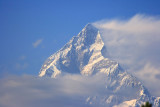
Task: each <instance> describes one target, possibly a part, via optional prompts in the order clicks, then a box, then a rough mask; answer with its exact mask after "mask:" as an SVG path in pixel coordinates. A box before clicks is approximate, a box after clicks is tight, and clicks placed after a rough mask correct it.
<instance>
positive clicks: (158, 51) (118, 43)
mask: <svg viewBox="0 0 160 107" xmlns="http://www.w3.org/2000/svg"><path fill="white" fill-rule="evenodd" d="M94 25H95V26H96V27H97V28H99V29H100V32H101V33H102V38H103V40H104V43H105V46H106V47H107V52H108V53H106V55H107V57H110V58H111V59H114V60H116V61H118V62H120V64H121V65H122V66H123V67H124V68H125V69H127V70H128V71H129V72H131V73H132V74H134V75H138V74H139V73H140V74H141V76H139V79H140V80H142V81H144V85H145V86H147V87H148V88H149V89H153V87H155V89H154V90H158V89H159V87H157V84H156V83H157V82H160V79H156V78H159V74H158V73H160V68H159V66H160V48H159V47H160V30H159V28H160V18H159V17H154V16H145V15H140V14H138V15H135V16H134V17H132V18H130V19H128V20H118V19H117V20H116V19H115V20H109V21H107V20H103V21H98V22H95V23H94ZM153 68H154V69H153ZM151 69H152V70H151ZM146 71H147V72H148V73H150V74H149V75H150V76H149V78H150V79H148V78H147V77H148V76H147V75H146ZM155 74H157V75H156V76H155ZM155 79H156V80H157V82H156V81H155ZM150 84H152V85H150ZM154 84H155V85H154ZM151 93H152V94H154V95H155V96H160V92H155V91H153V90H151ZM157 93H158V94H157Z"/></svg>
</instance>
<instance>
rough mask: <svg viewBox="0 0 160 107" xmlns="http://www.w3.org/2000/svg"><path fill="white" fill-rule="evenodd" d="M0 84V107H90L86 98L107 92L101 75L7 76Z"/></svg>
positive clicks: (0, 80)
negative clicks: (58, 76)
mask: <svg viewBox="0 0 160 107" xmlns="http://www.w3.org/2000/svg"><path fill="white" fill-rule="evenodd" d="M0 84H1V87H0V107H53V106H54V107H75V106H76V107H90V106H92V107H93V106H94V105H89V104H87V103H86V99H87V98H88V96H90V95H92V96H94V95H95V96H96V95H99V96H101V95H103V94H104V93H105V92H104V91H105V90H106V89H105V77H104V76H92V77H83V76H81V75H69V74H66V75H65V76H62V77H60V78H57V79H53V78H40V77H33V76H29V75H24V76H8V77H5V78H3V79H0ZM95 106H97V105H95Z"/></svg>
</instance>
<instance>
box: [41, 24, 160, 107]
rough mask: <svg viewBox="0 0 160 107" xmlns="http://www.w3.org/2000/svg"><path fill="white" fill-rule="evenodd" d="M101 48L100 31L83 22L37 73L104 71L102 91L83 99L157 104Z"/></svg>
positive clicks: (100, 101) (50, 75) (95, 103)
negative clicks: (78, 31) (81, 26)
mask: <svg viewBox="0 0 160 107" xmlns="http://www.w3.org/2000/svg"><path fill="white" fill-rule="evenodd" d="M105 52H106V47H105V46H104V43H103V40H102V38H101V35H100V32H99V31H98V29H97V28H95V27H94V26H93V25H92V24H87V25H86V26H85V27H84V28H83V30H82V31H81V32H80V33H79V34H78V35H77V36H76V37H73V38H72V39H71V40H70V41H69V42H68V43H67V44H66V45H65V46H64V47H63V48H62V49H60V50H59V51H58V52H56V53H55V54H53V55H51V56H50V57H49V58H48V59H47V60H46V61H45V63H44V65H43V66H42V68H41V71H40V73H39V76H40V77H43V76H47V77H53V78H55V77H57V76H58V75H60V74H65V73H72V74H81V75H85V76H92V75H98V74H105V75H106V80H105V81H106V86H104V87H106V92H105V93H106V94H104V96H101V97H99V96H89V97H88V98H87V99H86V102H87V103H88V104H93V105H97V104H98V105H99V104H102V105H106V106H109V107H110V106H114V105H115V106H116V105H120V106H122V105H127V106H137V107H138V106H140V105H141V104H142V103H144V102H145V101H150V102H152V104H154V106H157V107H158V106H160V99H159V98H155V97H152V96H151V95H150V94H149V92H148V91H147V89H146V88H145V87H144V86H143V85H142V84H141V83H140V82H139V81H138V80H137V79H136V78H135V77H133V76H132V75H130V74H128V73H127V72H126V71H124V70H123V69H122V68H121V67H120V65H119V64H118V62H116V61H113V60H110V59H108V58H107V57H106V56H104V53H105Z"/></svg>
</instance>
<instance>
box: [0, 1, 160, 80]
mask: <svg viewBox="0 0 160 107" xmlns="http://www.w3.org/2000/svg"><path fill="white" fill-rule="evenodd" d="M159 6H160V1H159V0H154V1H151V0H148V1H146V0H134V1H133V0H132V1H128V0H119V1H116V0H95V1H93V0H79V1H78V0H77V1H75V0H34V1H33V0H14V1H13V0H0V50H1V52H0V59H1V60H0V75H1V76H2V77H3V76H4V75H7V74H15V75H22V74H31V75H38V72H39V70H40V68H41V65H42V64H43V62H44V61H45V60H46V59H47V58H48V57H49V56H50V55H51V54H53V53H54V52H56V51H57V50H59V49H60V48H61V47H62V46H63V45H64V44H65V43H67V42H68V41H69V40H70V39H71V38H72V36H74V35H77V34H78V33H79V32H80V31H81V29H82V28H83V27H84V26H85V25H86V24H87V23H90V22H95V21H99V20H102V19H114V18H119V19H128V18H130V17H132V16H134V15H136V14H145V15H151V16H159V15H160V7H159Z"/></svg>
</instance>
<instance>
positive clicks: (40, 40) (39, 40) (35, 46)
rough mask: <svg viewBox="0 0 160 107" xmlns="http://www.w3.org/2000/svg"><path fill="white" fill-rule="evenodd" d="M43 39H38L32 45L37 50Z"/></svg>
mask: <svg viewBox="0 0 160 107" xmlns="http://www.w3.org/2000/svg"><path fill="white" fill-rule="evenodd" d="M42 41H43V39H38V40H36V41H35V42H34V43H33V44H32V45H33V47H34V48H37V47H38V46H39V45H40V44H41V43H42Z"/></svg>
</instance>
